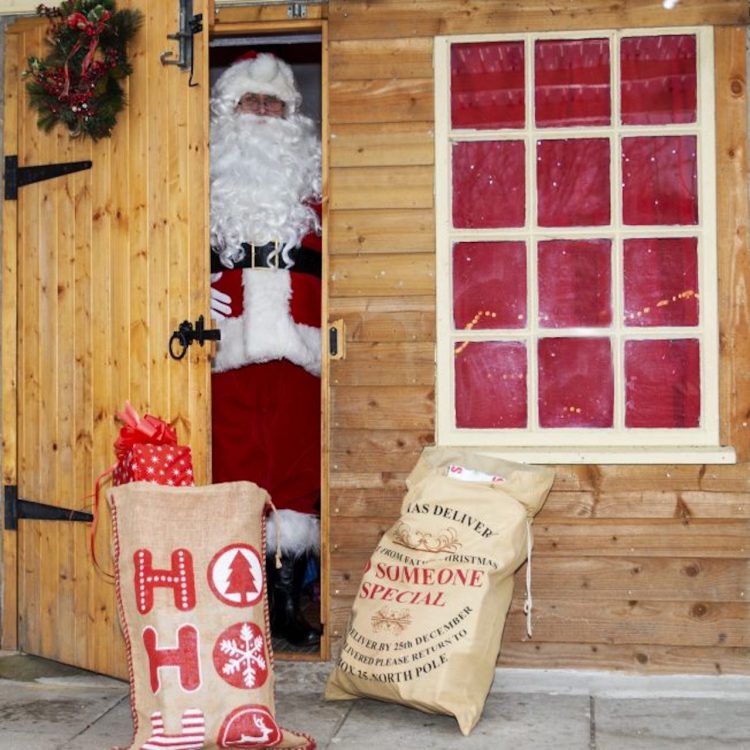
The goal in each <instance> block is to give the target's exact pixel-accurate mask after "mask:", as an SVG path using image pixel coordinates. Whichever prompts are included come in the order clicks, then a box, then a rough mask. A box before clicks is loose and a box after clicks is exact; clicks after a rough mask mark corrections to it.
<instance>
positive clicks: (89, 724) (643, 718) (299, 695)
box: [0, 652, 750, 750]
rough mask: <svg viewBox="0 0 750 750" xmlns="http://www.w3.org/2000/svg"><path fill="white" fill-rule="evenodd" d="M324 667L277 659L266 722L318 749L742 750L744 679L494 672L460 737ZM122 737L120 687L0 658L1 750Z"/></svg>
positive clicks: (83, 749)
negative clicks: (354, 692) (333, 682)
mask: <svg viewBox="0 0 750 750" xmlns="http://www.w3.org/2000/svg"><path fill="white" fill-rule="evenodd" d="M331 666H332V665H331V664H330V663H327V664H318V663H292V662H278V661H277V663H276V678H277V691H276V718H277V720H278V722H279V723H280V724H281V725H283V726H286V727H289V728H290V729H298V730H301V731H304V732H305V733H307V734H309V735H312V736H313V737H315V739H316V740H317V742H318V748H319V750H333V749H337V750H402V749H407V748H408V749H409V750H449V749H450V750H454V748H458V749H459V750H462V749H464V748H465V749H466V750H504V749H505V748H508V750H511V749H512V750H532V748H533V750H548V749H549V750H552V749H554V750H671V749H672V748H674V749H675V750H676V749H677V748H679V750H721V749H722V748H733V750H750V676H747V677H744V676H743V677H691V676H679V677H648V678H647V677H639V676H632V675H620V674H614V673H600V672H575V671H549V672H548V671H541V670H507V669H505V670H498V672H497V674H496V678H495V683H494V685H493V688H492V691H491V693H490V695H489V697H488V699H487V702H486V704H485V708H484V713H483V715H482V719H481V721H480V722H479V724H478V725H477V727H476V728H475V729H474V731H473V732H472V734H471V735H470V736H469V737H463V736H462V735H461V734H460V732H459V731H458V727H457V725H456V722H455V720H454V719H452V718H450V717H447V716H433V715H429V714H425V713H422V712H420V711H416V710H414V709H409V708H405V707H403V706H396V705H390V704H386V703H380V702H377V701H372V700H356V701H343V702H326V701H325V700H323V698H322V692H323V685H324V683H325V680H326V677H327V676H328V673H329V672H330V670H331ZM130 738H131V719H130V705H129V697H128V686H127V685H126V684H125V683H122V682H119V681H116V680H110V679H108V678H106V677H101V676H99V675H92V674H89V673H85V672H78V671H76V670H73V669H70V668H61V667H60V666H59V665H55V664H53V663H51V662H44V661H43V660H38V659H35V658H34V657H27V656H22V655H18V654H10V653H7V652H5V653H0V750H109V749H110V748H112V747H114V746H116V747H128V743H129V740H130Z"/></svg>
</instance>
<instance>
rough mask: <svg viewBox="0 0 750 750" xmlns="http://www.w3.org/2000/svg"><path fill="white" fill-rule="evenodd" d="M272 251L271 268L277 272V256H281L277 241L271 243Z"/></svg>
mask: <svg viewBox="0 0 750 750" xmlns="http://www.w3.org/2000/svg"><path fill="white" fill-rule="evenodd" d="M273 249H274V253H273V261H272V263H273V264H274V265H273V268H275V269H276V270H277V271H278V270H279V268H280V266H279V256H280V255H281V253H280V252H279V243H278V240H276V241H274V243H273Z"/></svg>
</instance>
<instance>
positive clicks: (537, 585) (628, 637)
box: [327, 0, 750, 674]
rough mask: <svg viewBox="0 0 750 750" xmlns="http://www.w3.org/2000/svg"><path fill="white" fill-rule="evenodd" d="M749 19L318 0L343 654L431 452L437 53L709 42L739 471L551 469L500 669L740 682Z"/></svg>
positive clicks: (709, 6)
mask: <svg viewBox="0 0 750 750" xmlns="http://www.w3.org/2000/svg"><path fill="white" fill-rule="evenodd" d="M747 21H748V7H747V4H746V3H744V2H739V1H735V0H728V1H722V0H716V1H705V0H685V1H683V2H682V3H680V6H679V13H676V12H670V11H666V10H664V9H663V7H662V5H661V3H655V2H651V1H648V2H647V1H646V0H632V1H630V0H629V2H627V3H624V2H616V3H610V4H602V3H599V2H596V0H581V1H576V2H573V1H572V0H570V1H567V0H566V1H559V2H552V3H550V2H549V0H524V2H520V3H509V2H501V1H500V0H479V1H476V0H475V1H474V2H471V3H469V2H456V0H381V1H380V2H377V3H371V2H366V1H365V0H331V2H329V36H330V40H331V43H330V133H331V141H330V179H331V207H330V208H331V210H330V223H329V233H330V234H329V237H330V243H329V253H330V267H329V274H330V276H329V298H328V307H329V319H330V320H333V319H337V318H343V320H344V322H345V326H346V339H347V356H346V359H344V360H339V361H335V362H332V363H331V367H330V394H331V396H330V398H331V405H330V409H331V413H330V435H329V456H328V458H329V467H330V480H329V484H330V503H329V507H330V539H329V546H330V555H329V560H328V561H327V562H328V564H329V569H330V598H331V605H330V611H329V615H328V627H329V628H330V633H331V636H332V638H333V639H334V645H335V644H336V643H337V642H339V639H340V638H341V636H342V634H343V632H344V629H345V626H346V621H347V617H348V615H349V611H350V607H351V603H352V600H353V597H354V596H355V594H356V591H357V588H358V585H359V580H360V572H361V571H362V569H363V567H364V565H365V564H366V562H367V559H368V558H369V555H370V553H371V552H372V549H373V547H374V546H375V544H376V542H377V540H378V538H379V536H380V535H381V534H382V533H383V532H384V531H385V530H386V529H387V528H388V527H389V526H390V525H391V523H393V521H394V520H395V519H396V518H397V516H398V513H399V509H400V505H401V501H402V499H403V496H404V492H405V484H404V481H405V478H406V476H407V475H408V473H409V471H410V470H411V468H412V467H413V466H414V464H415V462H416V460H417V457H418V456H419V453H420V451H421V450H422V448H423V447H424V446H425V445H427V444H430V443H432V442H433V440H434V421H435V403H434V343H435V330H434V324H435V302H434V283H435V278H434V274H435V257H434V252H435V225H434V201H433V189H434V175H433V147H434V144H433V94H434V92H433V82H432V38H433V36H434V35H437V34H471V33H493V32H499V33H504V32H513V31H519V32H520V31H534V30H537V31H538V30H561V29H595V28H621V27H638V26H643V27H654V26H669V25H678V24H679V25H691V24H706V23H707V24H713V25H715V26H716V29H715V35H716V82H717V89H716V97H717V99H716V109H717V125H716V135H717V174H718V175H719V184H718V192H719V195H718V206H719V217H718V224H719V227H720V232H719V248H718V253H719V276H720V290H719V293H720V318H721V321H720V322H721V422H722V437H723V440H724V441H725V442H726V443H727V444H732V445H734V446H735V448H736V449H737V451H738V456H739V463H738V464H736V465H733V466H700V465H674V466H672V465H648V466H603V465H601V466H595V465H590V466H586V465H580V466H579V465H576V466H557V467H556V472H557V473H556V479H555V484H554V486H553V491H552V493H551V494H550V497H549V499H548V502H547V504H546V506H545V508H544V509H543V511H542V513H541V514H540V516H539V517H538V519H537V523H536V524H535V540H536V546H535V553H534V560H533V591H534V637H533V639H532V640H529V639H528V637H527V636H526V631H525V622H524V616H523V612H522V601H521V597H522V595H523V591H524V588H525V573H526V568H525V566H524V567H523V568H522V569H521V570H520V571H518V572H517V574H516V575H517V586H516V594H515V598H514V602H513V605H512V608H511V613H510V616H509V620H508V625H507V628H506V632H505V634H504V639H503V647H502V650H501V655H500V661H499V663H500V664H501V665H505V666H513V667H532V666H533V667H545V668H549V667H560V668H562V667H577V668H598V669H605V668H606V669H619V670H628V671H639V672H651V673H675V672H696V673H738V674H739V673H747V672H748V671H749V670H750V603H748V602H749V600H750V494H749V493H750V466H749V465H748V463H747V461H748V460H749V459H750V437H749V433H750V428H749V427H748V423H750V383H749V382H748V378H750V372H748V369H747V366H746V365H745V364H743V363H746V362H747V361H750V351H748V348H749V347H750V336H749V335H748V333H749V331H748V329H749V327H750V315H748V309H747V289H748V285H749V284H750V279H749V278H748V273H750V264H748V260H747V252H748V247H747V223H748V213H747V153H746V151H747V114H746V110H747V94H746V88H745V85H746V80H745V76H746V72H745V28H744V26H743V24H746V23H747Z"/></svg>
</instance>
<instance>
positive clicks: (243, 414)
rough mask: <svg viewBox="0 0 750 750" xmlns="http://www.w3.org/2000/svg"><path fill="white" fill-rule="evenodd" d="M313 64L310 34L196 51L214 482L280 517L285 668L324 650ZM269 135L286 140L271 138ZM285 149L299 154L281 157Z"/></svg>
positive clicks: (314, 38) (225, 41)
mask: <svg viewBox="0 0 750 750" xmlns="http://www.w3.org/2000/svg"><path fill="white" fill-rule="evenodd" d="M243 33H244V32H243ZM322 56H323V53H322V35H321V33H319V32H317V31H315V30H313V31H310V30H305V31H304V32H291V31H290V32H278V31H276V32H274V33H258V34H255V33H249V34H244V35H243V36H239V35H232V36H222V37H215V38H213V39H212V40H211V42H210V53H209V66H210V80H211V87H212V106H211V220H210V223H211V244H212V249H211V271H212V276H211V282H212V312H213V314H214V315H215V316H216V315H218V316H219V320H218V325H219V328H220V329H221V330H222V340H221V342H220V344H219V347H218V348H217V356H216V358H215V361H214V372H213V375H212V454H213V461H212V463H213V467H214V468H213V481H214V482H223V481H238V480H249V481H253V482H255V483H256V484H258V485H259V486H261V487H264V488H265V489H267V490H268V491H269V494H270V495H271V501H272V502H273V503H274V504H275V506H276V507H277V508H278V509H279V511H280V513H279V514H278V516H275V515H274V516H272V518H271V520H270V522H269V528H268V535H267V536H268V538H267V545H268V549H269V550H270V551H271V552H273V551H275V548H276V546H277V545H278V547H279V549H280V551H281V568H278V566H277V564H276V560H275V558H274V555H273V554H269V555H268V557H267V560H266V571H267V574H268V594H269V609H270V620H271V634H272V640H273V650H274V653H275V654H276V655H281V656H282V658H290V659H319V658H321V655H322V654H324V649H323V647H322V645H321V644H322V642H323V641H322V634H321V630H322V626H321V619H322V617H321V609H322V608H321V598H322V597H321V566H320V560H321V555H320V547H321V540H320V517H321V480H322V472H321V455H322V452H321V450H322V449H321V433H322V425H321V414H322V410H321V380H320V369H321V367H320V366H321V358H322V339H321V335H320V332H321V306H322V293H321V281H322V280H321V268H322V243H321V236H322V227H321V222H322V220H321V210H320V200H321V195H320V193H321V190H322V188H321V186H322V173H321V169H322V167H321V146H320V144H321V134H322V121H323V105H322V68H323V65H322ZM269 57H270V59H272V60H275V61H278V62H277V63H275V64H271V63H269V62H268V60H269ZM261 63H262V65H261ZM240 64H241V65H242V68H243V69H242V71H240V67H239V65H240ZM274 65H275V67H274ZM233 70H234V71H237V73H238V74H237V76H236V80H235V78H233V77H232V76H233V75H234V74H233V73H232V71H233ZM240 73H241V75H240ZM247 77H249V80H250V83H246V81H247V80H248V78H247ZM230 79H231V83H230ZM244 88H247V91H242V92H240V89H244ZM230 91H231V93H232V95H233V96H236V98H237V102H239V97H240V96H244V97H246V100H247V101H248V102H249V105H248V106H249V107H252V108H253V111H252V112H251V115H252V117H251V118H249V119H248V118H245V119H244V120H243V122H242V123H241V124H239V125H237V129H235V128H234V126H233V125H232V126H230V125H227V128H226V132H225V131H224V129H223V128H224V125H223V124H221V122H222V121H221V119H220V118H221V117H223V116H224V114H225V113H226V111H227V108H226V107H224V109H222V106H217V105H216V100H217V98H219V97H220V96H224V94H225V93H227V92H230ZM269 100H270V103H269ZM279 100H281V101H279ZM227 106H229V105H227ZM234 106H235V104H232V107H234ZM237 106H238V107H239V104H237ZM271 107H278V111H272V110H270V108H271ZM258 108H259V109H258ZM279 113H280V114H279ZM226 116H227V118H229V117H230V115H228V114H227V115H226ZM240 119H242V118H240ZM282 120H283V121H284V122H281V121H282ZM296 125H299V135H296V133H297V131H295V130H294V127H295V126H296ZM246 127H247V128H248V130H245V128H246ZM251 131H252V132H251ZM282 131H283V132H284V133H286V134H287V135H288V136H289V138H286V137H279V138H277V137H276V136H275V135H274V133H276V132H282ZM246 133H247V134H248V135H247V137H246ZM225 136H226V137H225ZM266 137H268V141H266V140H264V139H265V138H266ZM256 138H257V140H256ZM300 139H301V141H300ZM312 140H315V141H316V143H317V152H316V156H311V155H310V152H311V151H314V148H313V147H312V145H310V144H312ZM288 141H293V142H294V143H295V144H297V143H298V142H302V143H307V144H308V145H309V148H308V145H302V146H299V147H298V146H294V147H293V150H292V151H291V152H288V151H287V145H286V144H287V142H288ZM225 143H227V144H229V145H228V146H227V150H226V151H225V150H224V144H225ZM266 143H267V144H268V145H266ZM316 158H317V167H316V169H317V180H315V179H313V178H312V174H311V173H312V171H314V170H313V169H312V167H311V166H310V165H311V164H313V163H315V159H316ZM233 180H234V182H233ZM233 186H234V187H233ZM287 186H288V189H287ZM292 194H294V195H296V196H297V197H298V199H299V201H298V203H299V205H297V204H295V202H294V200H293V199H292V197H291V196H292ZM293 204H294V205H293ZM235 214H236V215H235ZM256 216H257V222H258V223H257V224H255V218H252V217H256ZM315 216H317V220H316V218H315ZM290 224H291V225H292V226H293V227H294V229H293V231H292V230H289V226H290ZM271 227H277V228H278V233H277V234H276V235H274V232H273V231H271V229H270V228H271ZM256 230H257V231H256ZM238 245H239V249H238V247H237V246H238ZM222 295H223V296H222ZM282 308H283V309H282ZM222 316H224V317H223V318H222ZM222 348H223V350H224V351H223V352H222ZM277 519H278V521H277Z"/></svg>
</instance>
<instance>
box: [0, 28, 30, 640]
mask: <svg viewBox="0 0 750 750" xmlns="http://www.w3.org/2000/svg"><path fill="white" fill-rule="evenodd" d="M28 23H29V21H19V22H16V23H15V24H13V26H11V27H10V28H9V29H8V33H6V36H5V60H4V84H5V92H4V93H5V95H6V96H5V103H4V107H5V109H4V113H3V153H4V154H15V153H18V100H19V90H18V83H19V75H18V72H19V71H18V63H19V60H18V36H17V35H16V34H13V33H11V31H12V30H13V29H16V28H18V24H28ZM2 233H3V270H2V297H3V299H2V308H1V309H2V316H3V320H2V334H0V335H1V336H2V431H3V434H2V449H3V457H2V467H3V491H4V490H5V487H7V486H8V485H16V486H17V485H18V474H17V454H16V437H17V434H18V427H17V421H16V420H17V415H18V389H17V370H16V367H17V359H18V358H17V331H18V305H17V302H18V289H17V286H16V284H17V278H18V274H17V270H18V267H17V264H18V248H17V236H18V201H14V200H3V226H2ZM3 511H5V498H3ZM0 523H2V524H3V527H2V529H3V531H2V534H3V545H2V552H3V555H2V557H3V569H2V580H1V581H0V583H2V600H1V601H0V606H1V607H2V616H1V619H0V648H3V649H8V650H15V649H17V648H18V567H17V566H18V550H17V540H18V532H17V531H8V530H6V528H5V513H4V512H3V516H2V518H0Z"/></svg>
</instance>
